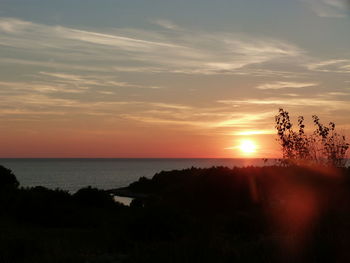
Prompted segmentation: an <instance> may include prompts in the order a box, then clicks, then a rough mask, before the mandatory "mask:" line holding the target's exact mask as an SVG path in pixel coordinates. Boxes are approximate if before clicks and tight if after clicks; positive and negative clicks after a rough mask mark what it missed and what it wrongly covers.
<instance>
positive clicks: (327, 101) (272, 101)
mask: <svg viewBox="0 0 350 263" xmlns="http://www.w3.org/2000/svg"><path fill="white" fill-rule="evenodd" d="M325 95H327V94H325ZM325 95H321V96H315V97H314V98H288V99H283V98H265V99H245V100H219V101H218V103H222V104H227V105H240V106H242V105H256V106H258V105H260V106H271V107H273V108H275V109H278V108H281V107H282V108H284V107H296V106H297V107H317V108H323V109H326V110H335V109H348V108H349V102H348V101H346V100H340V99H338V100H335V99H333V98H332V97H333V95H331V94H328V96H325ZM265 109H266V108H265Z"/></svg>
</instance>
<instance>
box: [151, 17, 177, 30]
mask: <svg viewBox="0 0 350 263" xmlns="http://www.w3.org/2000/svg"><path fill="white" fill-rule="evenodd" d="M152 22H153V24H155V25H158V26H160V27H163V28H165V29H171V30H180V29H181V28H180V27H179V26H178V25H176V24H175V23H173V22H171V21H169V20H165V19H155V20H153V21H152Z"/></svg>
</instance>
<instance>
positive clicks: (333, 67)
mask: <svg viewBox="0 0 350 263" xmlns="http://www.w3.org/2000/svg"><path fill="white" fill-rule="evenodd" d="M307 68H308V69H309V70H312V71H319V72H332V73H350V60H349V59H332V60H324V61H320V62H314V63H310V64H308V65H307Z"/></svg>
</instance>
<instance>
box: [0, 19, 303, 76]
mask: <svg viewBox="0 0 350 263" xmlns="http://www.w3.org/2000/svg"><path fill="white" fill-rule="evenodd" d="M158 22H159V21H158ZM162 22H163V25H164V21H162ZM167 26H168V27H173V26H171V23H170V22H169V23H168V24H167ZM136 32H137V33H135V31H132V30H129V31H128V30H123V29H114V30H113V31H110V32H96V31H91V30H81V29H76V28H69V27H63V26H49V25H44V24H38V23H32V22H28V21H22V20H19V19H14V18H0V47H1V46H3V47H4V46H5V47H8V48H11V49H17V51H18V52H21V57H22V60H24V58H25V57H28V61H27V62H25V61H24V62H23V65H25V64H28V65H29V64H33V65H34V64H36V65H38V66H40V65H42V66H44V64H50V63H47V62H40V61H38V60H39V59H38V58H39V57H40V58H42V57H43V56H44V57H47V58H50V60H51V61H54V62H53V64H52V66H57V67H62V66H67V67H68V68H69V67H73V66H75V67H87V68H89V67H90V69H91V70H93V68H96V69H97V70H99V71H103V70H105V71H106V72H110V71H120V72H143V73H168V72H170V73H177V74H244V73H247V72H252V73H254V72H256V71H257V69H255V70H251V71H249V69H248V67H249V66H253V65H259V64H262V63H267V62H272V61H278V60H281V59H286V58H295V57H298V56H302V54H303V53H304V51H302V50H301V49H300V48H298V47H297V46H295V45H293V44H290V43H287V42H284V41H281V40H278V39H271V38H261V37H259V38H257V37H252V36H245V35H242V34H232V33H210V34H209V33H205V32H199V31H190V30H182V31H177V32H176V33H174V34H172V33H171V32H170V33H169V32H167V33H166V34H162V33H154V32H153V31H143V32H142V33H139V32H138V31H136ZM43 40H45V41H43ZM13 56H15V53H13ZM16 56H18V55H16ZM33 57H34V58H37V59H33ZM62 58H64V59H62ZM7 59H10V60H11V59H15V58H11V57H8V58H7ZM17 61H18V59H17ZM3 63H4V62H3ZM64 64H66V65H64ZM88 65H89V66H88ZM90 65H93V67H91V66H90ZM257 74H263V73H262V72H261V71H260V73H257Z"/></svg>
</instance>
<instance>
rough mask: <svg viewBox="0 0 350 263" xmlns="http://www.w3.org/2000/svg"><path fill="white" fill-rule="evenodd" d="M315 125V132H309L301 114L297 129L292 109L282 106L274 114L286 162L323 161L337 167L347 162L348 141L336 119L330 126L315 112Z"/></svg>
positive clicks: (324, 163)
mask: <svg viewBox="0 0 350 263" xmlns="http://www.w3.org/2000/svg"><path fill="white" fill-rule="evenodd" d="M312 119H313V122H314V124H315V126H316V129H315V131H314V132H313V133H312V134H306V132H305V125H304V117H303V116H299V117H298V130H297V131H295V130H294V129H293V123H292V122H291V120H290V117H289V113H288V112H287V111H285V110H283V109H279V114H278V115H276V116H275V121H276V126H275V127H276V129H277V135H278V141H279V142H280V145H281V147H282V154H283V159H282V162H283V164H286V165H289V164H305V163H308V164H323V165H330V166H335V167H344V166H345V165H346V161H347V159H346V153H347V150H348V148H349V143H347V142H346V138H345V136H344V135H341V134H339V133H338V132H337V131H336V130H335V123H334V122H330V123H329V125H328V126H325V125H323V124H322V123H321V122H320V119H319V117H318V116H316V115H313V116H312Z"/></svg>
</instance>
